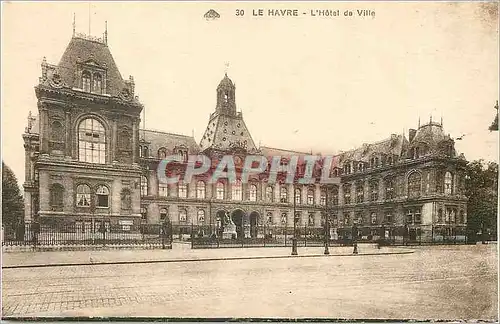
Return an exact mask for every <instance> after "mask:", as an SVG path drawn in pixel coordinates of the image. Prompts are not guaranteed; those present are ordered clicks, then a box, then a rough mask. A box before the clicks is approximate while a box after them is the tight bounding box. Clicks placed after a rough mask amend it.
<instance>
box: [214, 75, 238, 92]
mask: <svg viewBox="0 0 500 324" xmlns="http://www.w3.org/2000/svg"><path fill="white" fill-rule="evenodd" d="M223 89H224V90H234V84H233V81H231V79H230V78H229V77H228V76H227V73H226V74H225V75H224V78H223V79H222V80H221V81H220V83H219V85H218V86H217V90H223Z"/></svg>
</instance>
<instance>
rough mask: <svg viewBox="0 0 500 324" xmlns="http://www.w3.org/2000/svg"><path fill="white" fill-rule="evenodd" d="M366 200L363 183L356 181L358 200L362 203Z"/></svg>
mask: <svg viewBox="0 0 500 324" xmlns="http://www.w3.org/2000/svg"><path fill="white" fill-rule="evenodd" d="M364 200H365V190H364V188H363V183H362V182H358V183H356V202H357V203H362V202H363V201H364Z"/></svg>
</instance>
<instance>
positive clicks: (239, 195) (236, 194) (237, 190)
mask: <svg viewBox="0 0 500 324" xmlns="http://www.w3.org/2000/svg"><path fill="white" fill-rule="evenodd" d="M232 187H233V188H232V189H233V190H232V192H231V193H232V195H231V199H232V200H242V199H243V189H242V186H241V181H240V180H236V182H235V183H234V184H233V186H232Z"/></svg>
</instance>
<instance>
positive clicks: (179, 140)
mask: <svg viewBox="0 0 500 324" xmlns="http://www.w3.org/2000/svg"><path fill="white" fill-rule="evenodd" d="M139 138H140V139H141V141H142V140H145V141H146V142H147V143H150V144H149V149H150V151H151V156H156V155H157V154H158V150H159V149H160V148H164V149H165V150H166V153H167V155H169V154H175V153H174V151H175V149H176V148H185V149H187V150H188V153H189V154H198V153H199V152H200V147H199V146H198V144H197V143H196V140H195V139H194V137H192V136H187V135H181V134H173V133H167V132H161V131H156V130H150V129H146V130H144V129H141V130H140V131H139Z"/></svg>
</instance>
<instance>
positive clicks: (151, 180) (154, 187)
mask: <svg viewBox="0 0 500 324" xmlns="http://www.w3.org/2000/svg"><path fill="white" fill-rule="evenodd" d="M188 187H189V186H188ZM148 196H154V197H157V196H158V178H157V176H156V170H148Z"/></svg>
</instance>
